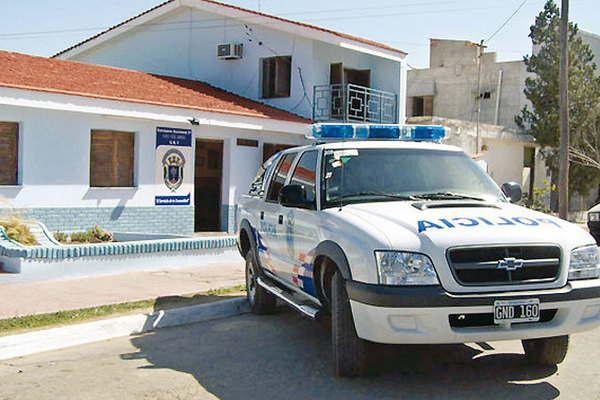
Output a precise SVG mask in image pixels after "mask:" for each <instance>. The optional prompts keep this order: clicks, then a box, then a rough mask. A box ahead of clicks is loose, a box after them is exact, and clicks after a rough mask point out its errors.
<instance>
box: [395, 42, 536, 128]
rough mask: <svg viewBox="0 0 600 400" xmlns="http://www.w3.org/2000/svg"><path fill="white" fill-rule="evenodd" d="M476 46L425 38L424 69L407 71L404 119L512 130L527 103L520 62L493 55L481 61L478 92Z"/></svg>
mask: <svg viewBox="0 0 600 400" xmlns="http://www.w3.org/2000/svg"><path fill="white" fill-rule="evenodd" d="M478 54H479V47H478V44H477V43H473V42H469V41H464V40H444V39H431V40H430V44H429V68H423V69H411V70H410V71H408V92H407V102H406V104H407V108H406V112H407V116H408V117H414V116H432V115H435V116H438V117H445V118H452V119H459V120H464V121H472V122H475V121H476V119H477V107H478V99H480V104H481V114H480V122H481V123H486V124H491V125H501V126H504V127H506V128H512V129H516V128H517V126H516V123H515V116H516V115H517V114H519V113H520V111H521V109H522V108H523V106H525V105H526V104H527V98H526V97H525V95H524V94H523V89H524V88H525V79H526V78H527V76H528V74H529V73H528V72H527V69H526V66H525V63H524V62H523V61H507V62H497V61H496V53H490V52H483V54H482V56H481V75H480V79H481V81H480V90H479V93H478V92H477V77H478V71H479V66H478V63H477V58H478Z"/></svg>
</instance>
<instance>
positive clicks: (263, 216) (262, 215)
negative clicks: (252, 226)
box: [260, 211, 265, 220]
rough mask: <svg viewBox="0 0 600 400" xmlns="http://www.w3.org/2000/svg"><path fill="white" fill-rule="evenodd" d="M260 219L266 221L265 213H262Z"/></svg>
mask: <svg viewBox="0 0 600 400" xmlns="http://www.w3.org/2000/svg"><path fill="white" fill-rule="evenodd" d="M260 219H261V220H263V219H265V212H264V211H261V212H260Z"/></svg>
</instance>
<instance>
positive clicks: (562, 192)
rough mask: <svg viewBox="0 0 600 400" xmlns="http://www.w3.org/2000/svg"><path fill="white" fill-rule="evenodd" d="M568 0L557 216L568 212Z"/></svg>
mask: <svg viewBox="0 0 600 400" xmlns="http://www.w3.org/2000/svg"><path fill="white" fill-rule="evenodd" d="M568 37H569V0H562V5H561V10H560V81H559V92H560V103H559V108H560V152H559V169H558V171H559V173H558V216H559V217H560V218H562V219H567V217H568V213H569V94H568V89H569V53H568V47H569V46H568V40H569V39H568Z"/></svg>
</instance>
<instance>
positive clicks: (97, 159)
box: [90, 130, 135, 187]
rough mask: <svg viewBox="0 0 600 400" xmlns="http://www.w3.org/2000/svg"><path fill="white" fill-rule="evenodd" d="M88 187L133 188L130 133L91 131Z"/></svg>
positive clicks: (132, 140) (131, 137) (133, 136)
mask: <svg viewBox="0 0 600 400" xmlns="http://www.w3.org/2000/svg"><path fill="white" fill-rule="evenodd" d="M91 136H92V138H91V156H90V186H92V187H133V186H134V183H133V166H134V142H135V135H134V133H132V132H118V131H105V130H92V135H91Z"/></svg>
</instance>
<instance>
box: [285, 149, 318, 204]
mask: <svg viewBox="0 0 600 400" xmlns="http://www.w3.org/2000/svg"><path fill="white" fill-rule="evenodd" d="M316 170H317V152H316V151H315V150H311V151H306V152H304V153H303V154H302V156H301V157H300V160H299V161H298V164H297V165H296V169H295V170H294V175H292V179H291V180H290V184H292V185H301V186H303V187H304V190H305V191H306V201H307V203H309V204H310V205H311V206H312V208H314V209H316V207H317V203H316V201H315V200H316V175H317V173H316Z"/></svg>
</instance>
